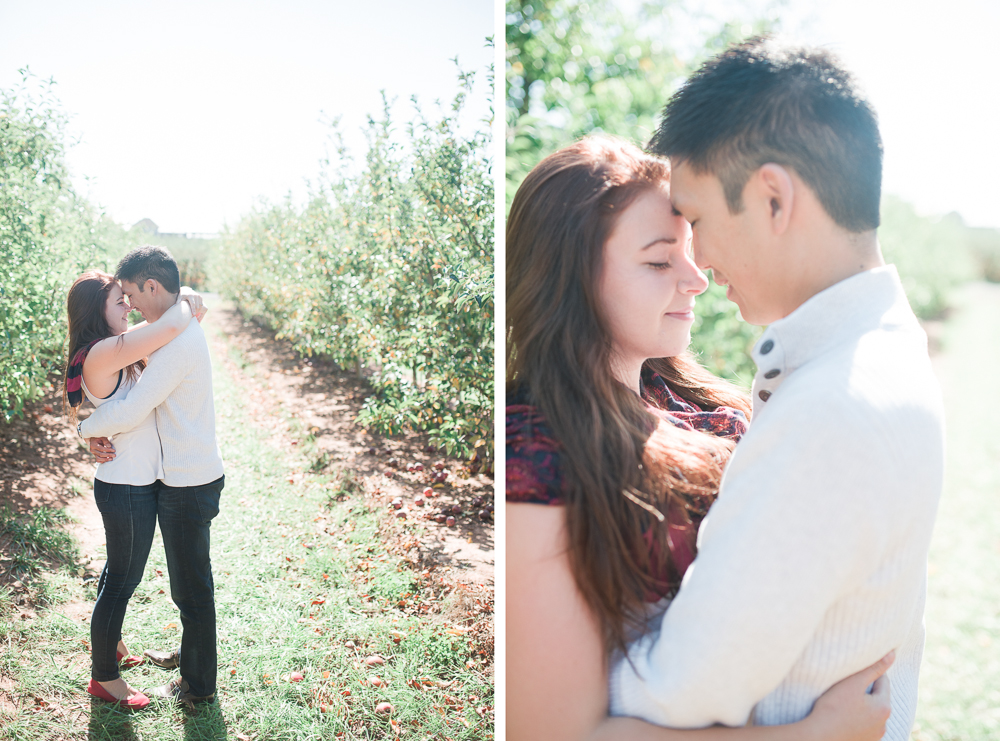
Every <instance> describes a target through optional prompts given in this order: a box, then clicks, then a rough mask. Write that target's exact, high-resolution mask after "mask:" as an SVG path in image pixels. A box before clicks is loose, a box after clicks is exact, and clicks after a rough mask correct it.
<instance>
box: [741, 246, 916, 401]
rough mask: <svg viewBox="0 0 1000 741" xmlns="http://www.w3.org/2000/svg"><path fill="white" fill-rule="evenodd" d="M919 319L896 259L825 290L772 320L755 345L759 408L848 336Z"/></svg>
mask: <svg viewBox="0 0 1000 741" xmlns="http://www.w3.org/2000/svg"><path fill="white" fill-rule="evenodd" d="M913 321H914V318H913V313H912V311H911V310H910V306H909V303H908V302H907V300H906V293H905V292H904V291H903V285H902V283H901V282H900V280H899V274H898V273H897V272H896V266H895V265H885V266H882V267H878V268H873V269H872V270H866V271H865V272H863V273H858V274H857V275H853V276H851V277H850V278H846V279H845V280H842V281H840V282H839V283H835V284H834V285H832V286H830V287H829V288H827V289H825V290H823V291H820V292H819V293H817V294H816V295H815V296H813V297H812V298H810V299H809V300H807V301H806V302H805V303H803V304H802V305H801V306H799V308H797V309H796V310H795V311H793V312H792V313H791V314H789V315H788V316H786V317H784V318H783V319H779V320H778V321H776V322H774V323H773V324H771V325H770V326H769V327H768V328H767V329H766V330H764V332H763V334H761V336H760V339H759V340H758V341H757V343H756V344H755V345H754V347H753V350H752V351H751V353H750V354H751V357H752V358H753V361H754V363H756V365H757V374H756V375H755V376H754V381H753V403H754V407H755V410H754V411H755V412H756V410H757V408H758V407H759V406H761V402H766V401H767V399H768V398H769V397H770V396H771V394H773V393H774V392H775V391H776V390H777V388H778V386H780V385H781V383H782V382H783V381H784V379H785V378H787V377H788V376H789V375H791V374H792V373H793V372H794V371H795V370H796V369H798V368H800V367H801V366H803V365H805V364H806V363H808V362H809V361H811V360H813V359H814V358H817V357H820V356H821V355H823V354H825V353H826V352H828V351H829V350H831V349H832V348H834V347H836V346H838V345H840V344H841V343H843V342H844V341H845V340H849V339H851V338H856V337H860V336H861V335H862V334H864V333H865V332H868V331H870V330H872V329H875V328H877V327H879V326H884V325H887V324H888V325H900V324H903V323H912V322H913Z"/></svg>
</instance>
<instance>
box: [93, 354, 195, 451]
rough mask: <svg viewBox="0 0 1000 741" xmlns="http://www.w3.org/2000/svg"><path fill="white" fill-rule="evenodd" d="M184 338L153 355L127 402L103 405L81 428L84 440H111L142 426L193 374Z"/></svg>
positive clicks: (125, 400)
mask: <svg viewBox="0 0 1000 741" xmlns="http://www.w3.org/2000/svg"><path fill="white" fill-rule="evenodd" d="M182 338H183V335H181V337H177V338H175V339H174V340H172V341H171V342H169V343H167V344H166V345H164V346H163V347H161V348H160V349H159V350H157V351H156V352H154V353H153V354H152V355H150V358H149V364H148V365H147V366H146V369H145V370H144V371H143V372H142V375H141V376H139V380H138V381H137V382H136V384H135V386H133V387H132V389H131V390H130V391H129V392H128V396H126V397H125V398H124V399H116V400H115V401H109V402H108V403H106V404H102V405H101V406H100V407H98V408H97V409H95V410H94V412H93V414H91V415H90V416H89V417H88V418H87V419H85V420H84V421H83V423H82V424H81V425H80V432H81V434H82V435H83V437H84V438H90V437H111V436H112V435H117V434H118V433H120V432H126V431H128V430H131V429H132V428H133V427H135V426H136V425H138V424H139V423H140V422H142V421H143V420H144V419H145V418H146V417H147V416H149V413H150V412H151V411H153V409H155V408H156V407H158V406H159V405H160V404H162V403H163V401H164V400H165V399H166V398H167V397H168V396H170V394H171V393H172V392H173V390H174V389H175V388H177V386H179V385H180V384H181V382H182V381H183V380H184V377H185V376H186V375H187V373H188V371H189V370H190V365H191V360H190V355H189V354H187V353H185V352H184V346H185V344H186V343H185V342H184V341H182Z"/></svg>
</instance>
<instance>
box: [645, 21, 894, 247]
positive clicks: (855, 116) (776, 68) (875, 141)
mask: <svg viewBox="0 0 1000 741" xmlns="http://www.w3.org/2000/svg"><path fill="white" fill-rule="evenodd" d="M650 148H651V149H652V150H653V151H654V152H656V153H657V154H661V155H665V156H667V157H670V158H671V160H673V161H674V162H675V163H677V162H682V161H683V162H686V163H688V165H689V166H691V167H692V169H694V171H695V172H697V173H699V174H704V173H711V174H713V175H715V176H716V177H718V178H719V180H720V181H721V183H722V186H723V189H724V190H725V194H726V201H727V203H728V206H729V211H730V212H731V213H734V214H735V213H739V212H740V211H742V210H743V187H744V186H745V185H746V183H747V180H749V178H750V175H751V174H752V173H754V172H755V171H756V170H757V169H758V168H759V167H760V166H761V165H764V164H767V163H768V162H773V163H775V164H779V165H782V166H783V167H789V168H791V169H792V170H794V171H795V172H796V173H797V174H798V176H799V177H801V178H802V179H803V180H804V181H805V182H806V184H808V185H809V187H810V188H811V189H812V190H813V192H814V193H815V194H816V196H817V198H818V199H819V202H820V203H821V204H822V205H823V208H824V209H826V212H827V213H828V214H829V215H830V217H831V218H832V219H833V220H834V221H835V222H836V223H837V224H839V225H840V226H842V227H843V228H845V229H847V230H848V231H851V232H864V231H868V230H870V229H875V228H876V227H877V226H878V225H879V200H880V197H881V191H882V139H881V137H880V136H879V133H878V117H877V116H876V114H875V110H874V109H873V108H872V106H871V104H870V103H869V102H868V101H867V100H866V99H865V97H864V96H863V95H862V93H861V92H860V90H859V89H858V85H857V83H856V82H855V80H854V79H853V78H852V77H851V75H850V74H849V73H848V72H847V71H846V70H845V69H844V68H843V67H842V66H841V63H840V62H839V60H838V59H837V58H836V57H835V56H834V55H833V54H831V53H830V52H828V51H825V50H822V49H807V48H801V47H789V46H782V45H779V44H777V43H776V42H775V41H773V40H772V39H769V38H767V37H756V38H753V39H750V40H748V41H746V42H744V43H742V44H739V45H736V46H733V47H731V48H729V49H728V50H726V51H725V52H723V53H722V54H720V55H719V56H717V57H715V58H714V59H711V60H709V61H708V62H706V63H705V64H703V65H702V66H701V68H700V69H699V70H698V71H697V72H695V74H694V75H692V76H691V78H690V79H689V80H688V81H687V82H686V83H685V84H684V85H683V86H682V87H681V88H680V89H679V90H678V91H677V92H676V93H675V94H674V95H673V96H672V97H671V98H670V101H669V102H668V103H667V106H666V108H665V109H664V112H663V123H662V124H661V125H660V128H659V131H657V132H656V134H655V135H654V136H653V139H652V141H650Z"/></svg>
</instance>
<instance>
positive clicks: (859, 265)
mask: <svg viewBox="0 0 1000 741" xmlns="http://www.w3.org/2000/svg"><path fill="white" fill-rule="evenodd" d="M884 265H885V260H884V259H883V258H882V252H881V250H880V249H879V244H878V238H877V237H876V234H875V231H874V230H872V231H870V232H863V233H860V234H855V233H845V232H843V231H839V232H838V233H828V234H821V235H816V236H815V238H814V240H813V241H812V242H811V243H810V244H809V245H808V246H806V247H805V248H804V249H803V250H802V251H801V252H800V256H799V260H798V265H797V266H795V267H794V273H793V275H795V276H796V277H795V278H794V280H795V283H796V289H795V290H794V291H793V292H791V294H790V296H789V301H788V303H787V304H786V306H785V311H784V316H787V315H788V314H791V313H792V312H793V311H795V310H796V309H797V308H798V307H799V306H801V305H802V304H804V303H805V302H806V301H808V300H809V299H811V298H812V297H813V296H815V295H816V294H818V293H821V292H822V291H825V290H826V289H827V288H830V287H831V286H834V285H836V284H837V283H840V282H841V281H843V280H847V279H848V278H851V277H853V276H855V275H858V274H859V273H864V272H866V271H868V270H872V269H873V268H878V267H882V266H884Z"/></svg>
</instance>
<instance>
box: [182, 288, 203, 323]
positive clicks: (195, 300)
mask: <svg viewBox="0 0 1000 741" xmlns="http://www.w3.org/2000/svg"><path fill="white" fill-rule="evenodd" d="M177 300H178V301H187V302H188V303H189V304H191V315H192V316H194V317H195V318H197V319H198V321H201V317H202V316H204V314H205V311H207V309H205V302H204V301H203V300H202V298H201V294H200V293H198V292H197V291H195V290H194V289H193V288H188V287H187V286H181V291H180V295H179V296H178V297H177ZM199 314H200V315H201V316H199Z"/></svg>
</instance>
